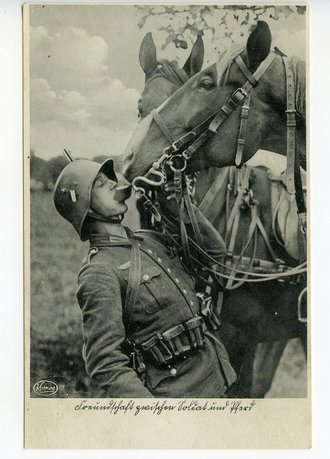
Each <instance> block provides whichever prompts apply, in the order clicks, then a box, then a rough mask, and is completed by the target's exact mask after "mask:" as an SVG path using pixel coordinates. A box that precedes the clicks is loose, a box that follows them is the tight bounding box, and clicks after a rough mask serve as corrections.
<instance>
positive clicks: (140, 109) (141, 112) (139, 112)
mask: <svg viewBox="0 0 330 459" xmlns="http://www.w3.org/2000/svg"><path fill="white" fill-rule="evenodd" d="M142 118H143V111H142V108H141V107H138V120H139V121H141V120H142Z"/></svg>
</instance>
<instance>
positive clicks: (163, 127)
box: [150, 110, 175, 143]
mask: <svg viewBox="0 0 330 459" xmlns="http://www.w3.org/2000/svg"><path fill="white" fill-rule="evenodd" d="M150 114H151V116H152V117H153V119H154V120H155V121H156V123H157V125H158V127H159V129H160V130H161V131H162V133H163V134H164V136H165V137H166V138H167V140H168V141H169V142H171V143H174V142H175V139H174V137H173V136H172V134H171V132H170V130H169V129H168V127H167V126H166V124H165V123H164V121H163V120H162V117H161V116H160V115H159V113H158V112H157V110H152V111H151V113H150Z"/></svg>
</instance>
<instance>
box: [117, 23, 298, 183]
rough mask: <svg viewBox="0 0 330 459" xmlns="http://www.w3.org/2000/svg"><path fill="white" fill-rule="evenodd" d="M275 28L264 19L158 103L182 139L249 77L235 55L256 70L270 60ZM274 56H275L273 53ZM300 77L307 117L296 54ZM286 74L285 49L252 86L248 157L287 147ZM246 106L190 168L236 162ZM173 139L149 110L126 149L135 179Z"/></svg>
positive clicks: (165, 119) (128, 170) (213, 137)
mask: <svg viewBox="0 0 330 459" xmlns="http://www.w3.org/2000/svg"><path fill="white" fill-rule="evenodd" d="M270 48H271V34H270V30H269V27H268V25H267V24H266V23H265V22H259V23H258V25H257V27H256V28H255V29H254V30H253V31H252V33H251V34H250V36H249V38H248V40H247V43H246V44H245V45H244V46H243V45H242V46H238V45H237V46H235V47H232V49H230V50H227V51H225V52H224V53H222V55H221V56H220V59H219V61H218V62H217V63H216V64H214V65H212V66H210V67H208V68H207V69H206V70H203V71H201V72H199V73H197V74H196V75H194V76H193V77H192V78H190V79H189V80H188V81H187V82H186V83H185V84H184V85H183V86H181V87H180V88H179V89H178V90H177V91H175V93H174V94H173V95H172V96H171V97H170V98H169V99H168V100H167V101H166V102H165V103H164V104H163V105H162V106H161V107H159V108H158V109H157V112H158V113H159V115H160V116H161V118H162V120H163V122H164V123H165V124H166V126H167V128H168V129H169V131H170V132H171V134H172V136H173V137H174V138H175V139H177V138H180V137H181V136H183V135H185V134H186V133H188V132H190V131H192V130H194V129H195V127H196V126H198V125H199V124H200V123H202V122H203V121H204V120H206V119H207V118H209V117H211V116H212V115H213V114H215V113H217V112H218V111H219V110H220V108H221V107H222V106H223V105H224V103H225V102H226V101H227V100H228V99H229V98H230V96H231V95H232V94H233V93H234V91H235V90H236V89H238V88H240V87H242V86H243V85H244V83H245V82H246V81H247V76H246V72H245V73H244V71H243V70H242V68H241V66H239V65H238V64H237V62H236V61H235V60H234V59H235V58H236V57H237V56H240V57H241V59H242V61H243V63H244V64H245V66H246V68H247V69H248V71H249V72H250V74H254V73H255V72H256V71H257V70H258V69H259V67H260V66H262V65H263V63H264V61H266V60H267V58H268V56H269V55H270V53H273V51H270ZM269 57H270V56H269ZM291 62H292V67H293V69H294V76H295V83H296V94H295V95H296V107H297V110H298V111H299V112H300V114H301V115H302V116H303V117H304V110H305V108H304V107H305V105H304V102H305V85H304V82H305V80H304V79H305V67H304V64H303V63H302V62H301V61H298V60H293V59H292V60H291ZM285 111H286V75H285V68H284V65H283V61H282V58H281V55H280V54H276V55H274V59H273V60H272V61H271V64H270V65H269V67H268V68H267V69H266V70H265V72H264V73H263V75H262V77H261V78H260V80H259V82H258V84H257V85H256V86H255V87H254V88H253V90H252V92H251V100H250V113H249V116H248V120H247V136H246V140H245V146H244V156H243V161H247V160H248V159H249V158H250V157H251V156H253V154H254V153H255V152H256V151H257V150H258V149H260V148H263V149H268V150H272V151H276V152H278V153H282V154H285V151H286V113H285ZM240 115H241V113H240V110H239V109H236V110H234V111H233V113H232V114H231V115H230V116H228V118H227V119H226V121H225V122H224V123H223V124H222V126H221V127H220V128H219V130H218V131H217V132H216V133H215V134H213V135H210V136H209V137H208V139H207V141H206V143H205V144H204V146H203V151H201V150H199V151H197V152H196V153H195V154H194V156H193V157H192V158H191V160H190V164H189V171H190V172H191V171H193V170H197V169H203V168H207V167H210V166H218V167H222V166H227V165H231V164H234V162H235V154H236V149H237V139H238V136H239V126H240ZM169 144H170V142H169V140H168V139H167V138H166V136H164V133H163V131H162V130H161V129H160V127H159V125H158V123H156V122H155V121H154V119H153V118H152V117H151V116H150V115H149V116H147V117H146V118H145V119H144V120H143V121H142V122H141V123H140V125H139V127H138V129H137V131H136V133H135V134H134V135H133V137H132V139H131V141H130V143H129V145H128V148H127V150H126V153H125V163H124V170H125V173H126V175H127V177H128V178H129V179H130V180H131V179H133V178H134V177H135V176H136V175H142V174H144V173H145V172H146V171H147V169H148V167H149V166H150V165H151V164H152V163H153V162H154V161H155V160H157V159H158V158H159V157H160V156H161V155H162V152H163V150H164V148H166V147H168V146H169Z"/></svg>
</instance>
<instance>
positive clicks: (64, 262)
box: [31, 192, 306, 397]
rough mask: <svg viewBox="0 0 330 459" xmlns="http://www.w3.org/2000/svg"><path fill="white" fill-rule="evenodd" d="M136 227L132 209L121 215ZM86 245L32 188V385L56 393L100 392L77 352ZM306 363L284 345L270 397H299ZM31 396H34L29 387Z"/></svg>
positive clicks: (297, 349) (296, 349)
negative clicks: (46, 385) (47, 384)
mask: <svg viewBox="0 0 330 459" xmlns="http://www.w3.org/2000/svg"><path fill="white" fill-rule="evenodd" d="M125 223H126V225H127V226H130V227H133V229H134V227H136V225H137V221H136V215H135V214H131V215H129V216H128V218H126V219H125ZM87 249H88V243H84V244H83V243H82V242H81V241H80V240H79V238H78V236H77V234H76V233H75V231H74V229H73V228H72V227H71V225H69V224H68V223H67V222H65V221H64V220H63V219H62V218H61V217H60V216H59V215H58V214H57V212H56V210H55V208H54V204H53V200H52V193H47V192H35V193H32V194H31V387H32V386H33V384H34V383H35V382H37V381H39V380H41V379H47V380H51V381H54V382H56V383H57V384H58V386H59V391H58V394H57V395H58V396H59V397H84V396H86V395H87V394H88V396H98V395H102V394H101V392H100V391H99V390H98V389H97V388H96V387H94V386H93V384H91V381H90V379H89V378H88V376H87V375H86V373H85V368H84V362H83V359H82V357H81V348H82V336H81V320H80V310H79V306H78V304H77V300H76V296H75V293H76V288H77V280H76V279H77V273H78V271H79V268H80V265H81V261H82V259H83V257H84V256H85V254H86V252H87ZM305 393H306V364H305V360H304V355H303V351H302V349H301V346H300V344H299V342H298V341H297V340H291V341H290V342H289V344H288V345H287V348H286V350H285V353H284V355H283V358H282V360H281V363H280V366H279V368H278V370H277V372H276V375H275V379H274V381H273V385H272V387H271V390H270V392H269V394H268V396H269V397H302V396H304V395H305ZM31 396H35V394H34V393H33V392H31Z"/></svg>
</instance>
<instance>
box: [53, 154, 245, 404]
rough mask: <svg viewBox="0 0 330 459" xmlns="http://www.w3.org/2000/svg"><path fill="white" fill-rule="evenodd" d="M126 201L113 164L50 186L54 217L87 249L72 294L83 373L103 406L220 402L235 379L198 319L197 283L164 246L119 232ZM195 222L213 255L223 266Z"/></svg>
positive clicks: (66, 175) (218, 250)
mask: <svg viewBox="0 0 330 459" xmlns="http://www.w3.org/2000/svg"><path fill="white" fill-rule="evenodd" d="M129 195H130V187H128V186H126V187H125V186H124V187H119V186H118V182H117V177H116V174H115V171H114V168H113V161H112V160H111V159H109V160H107V161H105V162H104V163H103V164H102V165H100V164H98V163H96V162H93V161H88V160H76V161H74V162H71V163H70V164H68V165H67V166H66V167H65V168H64V169H63V171H62V173H61V174H60V176H59V178H58V180H57V183H56V185H55V194H54V201H55V206H56V208H57V210H58V212H59V213H60V214H61V215H62V216H63V217H64V218H65V219H66V220H67V221H69V222H70V223H71V224H72V225H73V226H74V228H75V229H76V231H77V233H78V234H79V236H80V238H81V240H83V241H85V240H87V239H89V241H90V250H89V253H88V256H87V257H86V260H85V261H84V262H83V265H82V268H81V270H80V273H79V275H78V291H77V298H78V302H79V305H80V307H81V311H82V318H83V337H84V346H83V356H84V360H85V363H86V371H87V373H88V374H89V376H90V377H91V378H93V379H94V380H95V381H97V383H98V385H99V386H101V387H102V388H104V390H105V396H108V397H121V398H122V397H223V396H224V394H225V391H226V390H227V388H228V387H230V386H231V385H232V384H233V382H234V381H235V379H236V375H235V372H234V370H233V369H232V367H231V365H230V362H229V358H228V355H227V352H226V350H225V348H224V346H223V344H222V342H221V341H220V340H219V339H218V338H217V337H216V336H215V335H214V334H213V333H212V332H211V331H210V330H208V328H207V326H206V321H205V319H203V317H202V314H201V305H200V300H199V298H198V296H197V295H196V292H195V289H194V287H195V279H194V278H193V276H192V275H191V273H190V272H189V271H188V270H187V269H185V267H184V266H183V264H182V262H181V260H180V258H179V256H178V254H177V253H176V251H175V250H173V245H172V244H170V243H169V240H168V239H167V238H166V237H165V236H163V235H161V234H159V233H156V232H152V231H143V230H141V231H138V232H136V233H134V234H133V233H132V232H131V231H130V230H129V229H128V228H126V227H124V226H123V225H122V223H121V221H122V219H123V216H124V214H125V212H126V211H127V205H126V203H125V200H126V199H127V198H128V197H129ZM196 216H197V218H198V220H199V223H200V224H201V232H202V236H203V239H204V240H205V241H207V243H208V245H209V246H210V247H211V248H212V251H211V252H212V255H213V256H216V254H217V255H218V256H219V257H222V256H224V251H225V247H224V244H223V243H222V241H221V239H220V240H219V235H218V233H217V232H216V231H215V230H213V227H209V226H208V224H207V223H206V222H205V219H204V217H202V215H201V214H198V213H196ZM219 243H220V246H219V247H218V246H217V245H216V244H219ZM213 315H214V312H213Z"/></svg>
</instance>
